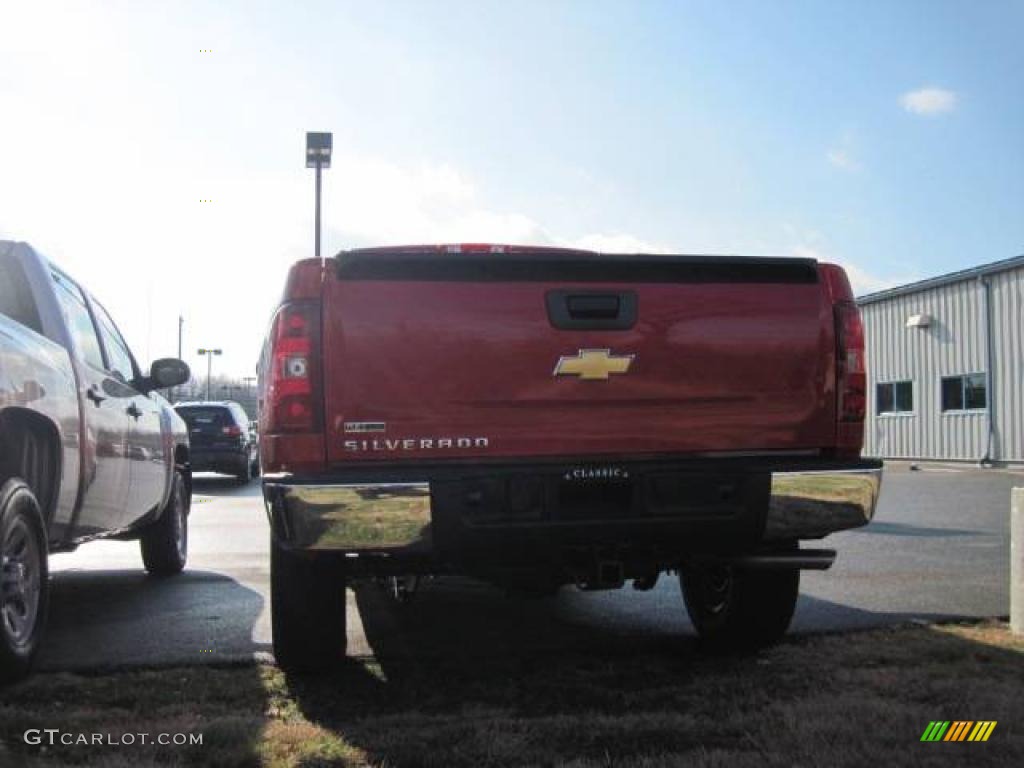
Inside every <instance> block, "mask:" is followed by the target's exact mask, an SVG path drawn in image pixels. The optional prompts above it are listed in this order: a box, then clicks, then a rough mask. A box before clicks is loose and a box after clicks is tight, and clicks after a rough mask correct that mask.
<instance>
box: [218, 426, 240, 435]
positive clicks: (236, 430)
mask: <svg viewBox="0 0 1024 768" xmlns="http://www.w3.org/2000/svg"><path fill="white" fill-rule="evenodd" d="M221 432H223V433H224V434H225V435H227V436H228V437H241V435H242V428H241V427H239V426H238V425H237V424H232V425H231V426H230V427H224V429H222V430H221Z"/></svg>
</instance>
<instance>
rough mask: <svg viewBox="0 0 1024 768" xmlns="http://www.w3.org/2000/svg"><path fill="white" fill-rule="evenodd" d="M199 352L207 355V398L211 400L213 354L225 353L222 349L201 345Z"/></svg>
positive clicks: (197, 351)
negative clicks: (206, 347)
mask: <svg viewBox="0 0 1024 768" xmlns="http://www.w3.org/2000/svg"><path fill="white" fill-rule="evenodd" d="M196 353H197V354H200V355H206V400H207V402H209V400H210V376H211V374H212V372H213V356H214V355H220V354H223V353H224V350H222V349H205V348H203V347H200V348H199V349H197V350H196Z"/></svg>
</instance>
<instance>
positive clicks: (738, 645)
mask: <svg viewBox="0 0 1024 768" xmlns="http://www.w3.org/2000/svg"><path fill="white" fill-rule="evenodd" d="M679 580H680V586H681V587H682V592H683V599H684V600H685V602H686V610H687V612H688V613H689V615H690V620H691V621H692V622H693V625H694V627H696V629H697V634H698V635H699V636H700V639H701V642H702V643H703V644H705V645H706V646H707V647H708V648H709V649H710V650H721V651H750V650H755V649H757V648H760V647H763V646H765V645H770V644H771V643H774V642H776V641H777V640H779V638H781V637H782V636H783V635H784V634H785V633H786V630H787V629H788V628H789V623H790V621H791V620H792V618H793V610H794V608H795V607H796V600H797V595H798V594H799V592H800V571H798V570H796V569H793V570H780V571H772V570H742V569H738V568H734V567H732V566H729V565H702V566H692V567H689V568H684V569H683V570H682V571H680V573H679Z"/></svg>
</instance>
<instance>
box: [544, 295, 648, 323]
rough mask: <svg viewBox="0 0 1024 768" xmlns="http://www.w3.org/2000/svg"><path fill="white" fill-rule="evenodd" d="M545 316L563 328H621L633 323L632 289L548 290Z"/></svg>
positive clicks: (634, 319)
mask: <svg viewBox="0 0 1024 768" xmlns="http://www.w3.org/2000/svg"><path fill="white" fill-rule="evenodd" d="M544 298H545V302H546V304H547V310H548V320H549V321H550V322H551V325H552V326H554V327H555V328H559V329H561V330H566V331H624V330H628V329H630V328H632V327H633V326H634V325H636V316H637V309H636V305H637V300H636V292H635V291H614V292H608V291H580V290H576V291H573V290H558V291H548V292H547V294H546V295H545V297H544Z"/></svg>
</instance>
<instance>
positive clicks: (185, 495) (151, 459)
mask: <svg viewBox="0 0 1024 768" xmlns="http://www.w3.org/2000/svg"><path fill="white" fill-rule="evenodd" d="M188 377H189V370H188V366H187V365H186V364H185V363H183V362H182V361H180V360H176V359H172V358H166V359H161V360H157V361H155V362H154V363H153V365H152V367H151V369H150V371H149V374H148V375H143V374H142V373H141V372H140V371H139V368H138V365H137V364H136V362H135V358H134V357H133V356H132V353H131V351H130V349H129V348H128V345H127V344H126V343H125V341H124V338H123V337H122V335H121V333H120V332H119V331H118V329H117V326H116V325H115V324H114V321H113V320H112V319H111V318H110V315H109V314H108V313H107V311H106V310H105V309H104V308H103V307H102V306H101V305H100V304H99V302H97V301H96V300H95V299H94V298H93V297H92V296H91V295H90V294H89V293H88V292H87V291H85V290H84V289H83V288H82V287H81V285H80V284H79V283H77V282H75V281H74V280H73V279H72V278H71V277H69V276H68V275H67V274H66V273H65V272H63V271H62V270H60V269H59V268H58V267H56V266H55V265H53V264H51V263H50V262H49V261H47V260H46V259H45V258H44V257H42V256H40V255H39V254H38V253H37V252H36V251H35V250H33V249H32V248H31V247H30V246H29V245H26V244H25V243H15V242H7V241H2V240H0V682H4V681H9V680H12V679H15V678H18V677H20V676H23V675H24V674H26V673H27V672H28V670H29V668H30V667H31V664H32V660H33V657H34V656H35V653H36V651H37V650H38V648H39V645H40V640H41V637H42V632H43V628H44V625H45V621H46V610H47V603H48V568H47V558H48V555H49V553H51V552H66V551H70V550H72V549H74V548H75V547H77V546H78V545H79V544H81V543H83V542H86V541H90V540H93V539H100V538H121V539H138V540H139V541H140V543H141V548H142V560H143V563H144V564H145V567H146V569H147V570H148V571H149V572H150V573H152V574H155V575H169V574H174V573H178V572H179V571H181V569H182V568H183V567H184V566H185V558H186V556H187V542H188V529H187V520H188V510H189V506H190V499H191V484H192V483H191V473H190V469H189V446H188V435H187V432H186V430H185V425H184V422H182V420H181V419H180V418H179V417H178V416H177V414H175V412H174V410H173V409H172V408H171V407H170V405H169V404H168V402H167V401H166V400H165V399H164V398H163V397H161V396H160V395H159V394H157V392H156V390H158V389H162V388H165V387H172V386H176V385H178V384H181V383H184V382H185V381H187V380H188Z"/></svg>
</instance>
